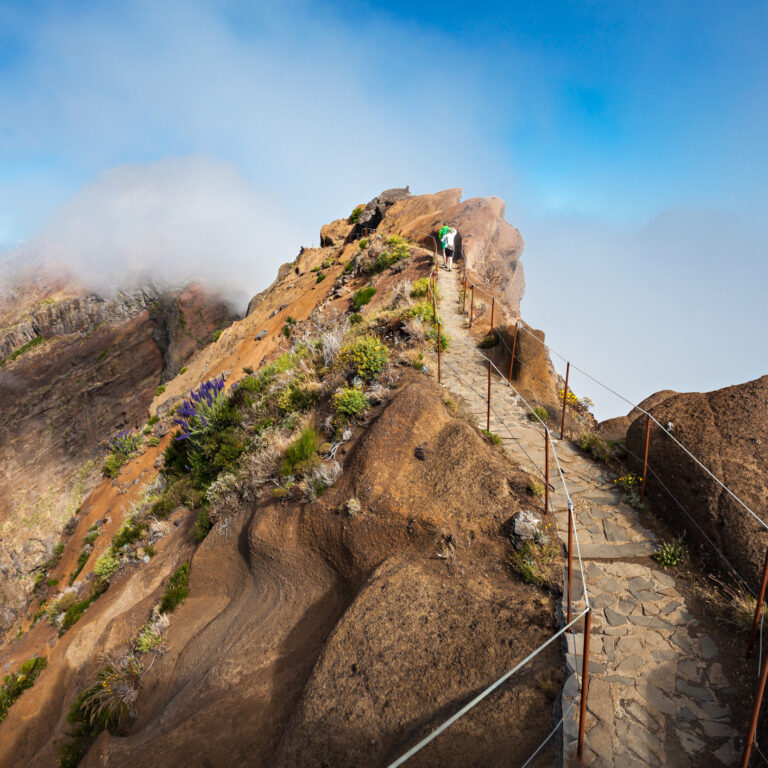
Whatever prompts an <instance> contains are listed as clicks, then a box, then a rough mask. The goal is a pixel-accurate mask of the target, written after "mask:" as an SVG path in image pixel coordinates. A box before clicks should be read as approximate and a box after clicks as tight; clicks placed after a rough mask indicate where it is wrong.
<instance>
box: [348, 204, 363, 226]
mask: <svg viewBox="0 0 768 768" xmlns="http://www.w3.org/2000/svg"><path fill="white" fill-rule="evenodd" d="M362 212H363V206H362V205H358V206H357V207H356V208H355V209H354V210H353V211H352V213H350V214H349V221H350V223H351V224H357V222H358V219H359V218H360V214H361V213H362Z"/></svg>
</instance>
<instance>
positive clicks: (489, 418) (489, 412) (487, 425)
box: [485, 360, 491, 432]
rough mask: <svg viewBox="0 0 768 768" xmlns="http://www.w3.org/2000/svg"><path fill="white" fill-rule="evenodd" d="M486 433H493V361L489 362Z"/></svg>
mask: <svg viewBox="0 0 768 768" xmlns="http://www.w3.org/2000/svg"><path fill="white" fill-rule="evenodd" d="M485 430H486V432H490V431H491V361H490V360H489V361H488V414H487V416H486V419H485Z"/></svg>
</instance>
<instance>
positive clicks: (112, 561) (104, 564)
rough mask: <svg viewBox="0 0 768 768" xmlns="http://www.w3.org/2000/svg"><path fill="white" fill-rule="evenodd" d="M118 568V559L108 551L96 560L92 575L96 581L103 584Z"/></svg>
mask: <svg viewBox="0 0 768 768" xmlns="http://www.w3.org/2000/svg"><path fill="white" fill-rule="evenodd" d="M113 546H114V545H113ZM119 567H120V557H119V556H118V555H117V554H115V553H114V552H113V551H112V550H111V549H109V550H107V551H106V552H105V553H104V554H103V555H101V556H100V557H99V558H98V559H97V560H96V563H95V564H94V566H93V573H94V576H95V577H96V579H97V580H98V581H101V582H105V581H109V577H110V576H112V574H113V573H114V572H115V571H116V570H117V569H118V568H119Z"/></svg>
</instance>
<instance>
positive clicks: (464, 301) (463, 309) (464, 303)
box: [461, 269, 467, 315]
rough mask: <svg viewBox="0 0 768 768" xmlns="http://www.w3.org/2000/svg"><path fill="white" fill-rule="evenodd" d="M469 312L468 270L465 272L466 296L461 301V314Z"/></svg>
mask: <svg viewBox="0 0 768 768" xmlns="http://www.w3.org/2000/svg"><path fill="white" fill-rule="evenodd" d="M466 311H467V270H466V269H465V270H464V296H463V297H462V299H461V314H462V315H463V314H464V313H465V312H466Z"/></svg>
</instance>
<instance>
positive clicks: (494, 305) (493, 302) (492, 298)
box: [488, 296, 496, 336]
mask: <svg viewBox="0 0 768 768" xmlns="http://www.w3.org/2000/svg"><path fill="white" fill-rule="evenodd" d="M495 308H496V299H495V298H494V297H493V296H491V329H490V330H489V331H488V335H489V336H490V335H491V334H492V333H493V310H494V309H495Z"/></svg>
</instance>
